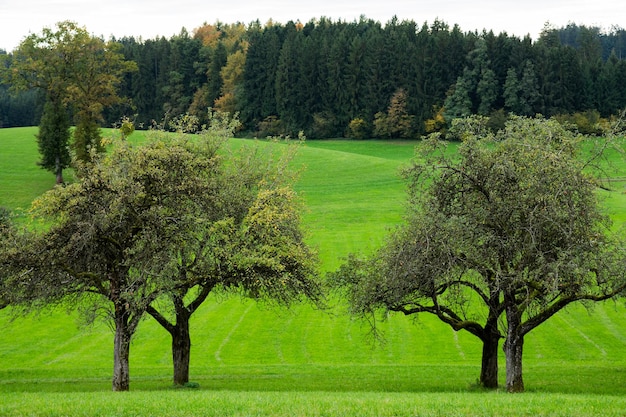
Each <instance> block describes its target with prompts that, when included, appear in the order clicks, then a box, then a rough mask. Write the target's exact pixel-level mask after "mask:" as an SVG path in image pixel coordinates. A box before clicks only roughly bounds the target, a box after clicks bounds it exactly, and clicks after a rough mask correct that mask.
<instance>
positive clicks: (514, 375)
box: [504, 305, 524, 392]
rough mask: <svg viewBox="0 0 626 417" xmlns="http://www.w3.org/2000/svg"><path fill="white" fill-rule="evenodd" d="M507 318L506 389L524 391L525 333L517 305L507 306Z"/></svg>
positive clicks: (505, 344) (505, 343)
mask: <svg viewBox="0 0 626 417" xmlns="http://www.w3.org/2000/svg"><path fill="white" fill-rule="evenodd" d="M506 319H507V324H508V330H507V335H506V341H505V342H504V354H505V357H506V390H507V391H508V392H523V391H524V379H523V376H522V355H523V350H524V334H523V333H522V330H521V323H522V318H521V314H520V312H519V311H518V308H517V306H515V305H509V306H507V308H506Z"/></svg>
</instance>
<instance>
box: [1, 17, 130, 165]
mask: <svg viewBox="0 0 626 417" xmlns="http://www.w3.org/2000/svg"><path fill="white" fill-rule="evenodd" d="M120 48H121V45H120V44H118V43H117V42H113V41H110V42H104V41H103V40H101V39H100V38H97V37H94V36H92V35H90V34H89V33H88V32H87V30H86V29H85V28H83V27H80V26H78V25H77V24H76V23H74V22H70V21H64V22H59V23H57V25H56V28H54V29H52V28H44V29H43V31H42V33H41V34H31V35H29V36H27V37H26V38H25V39H24V40H23V41H22V42H21V43H20V45H19V46H18V48H17V49H16V50H15V52H14V55H13V59H12V61H11V67H10V68H9V69H8V71H6V72H5V74H7V78H8V81H9V82H10V83H11V86H12V87H13V88H15V89H30V88H39V89H42V90H44V91H45V92H46V94H47V95H48V96H49V97H55V98H56V99H58V100H59V101H60V102H62V103H64V104H65V105H66V106H71V108H72V110H73V113H74V117H75V121H76V130H75V132H74V143H73V147H74V150H75V152H76V157H77V158H78V159H80V160H83V161H85V160H88V159H89V157H90V156H89V153H90V149H92V148H94V149H100V146H101V145H100V132H99V128H98V123H100V122H101V121H102V112H103V110H104V108H105V107H107V106H111V105H113V104H116V103H119V102H120V100H121V98H120V97H119V96H118V93H117V88H118V85H119V83H120V82H121V77H122V76H123V75H124V74H125V73H127V72H129V71H133V70H135V69H136V65H135V64H134V63H133V62H129V61H126V60H125V59H124V56H123V55H122V54H121V53H120Z"/></svg>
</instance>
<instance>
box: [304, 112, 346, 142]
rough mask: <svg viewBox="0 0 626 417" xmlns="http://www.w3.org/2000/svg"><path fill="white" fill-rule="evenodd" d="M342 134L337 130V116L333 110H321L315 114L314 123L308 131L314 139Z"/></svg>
mask: <svg viewBox="0 0 626 417" xmlns="http://www.w3.org/2000/svg"><path fill="white" fill-rule="evenodd" d="M339 134H340V132H337V118H336V117H335V115H334V114H332V113H331V112H327V111H325V112H321V113H315V114H313V124H312V125H311V129H310V131H309V132H308V136H310V137H311V138H313V139H325V138H332V137H336V136H338V135H339Z"/></svg>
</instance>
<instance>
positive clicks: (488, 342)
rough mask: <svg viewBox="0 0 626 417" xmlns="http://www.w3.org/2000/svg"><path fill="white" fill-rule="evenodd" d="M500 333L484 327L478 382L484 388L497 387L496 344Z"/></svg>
mask: <svg viewBox="0 0 626 417" xmlns="http://www.w3.org/2000/svg"><path fill="white" fill-rule="evenodd" d="M499 341H500V333H499V332H497V329H496V332H492V331H490V329H485V338H484V339H483V355H482V361H481V367H480V384H481V385H482V386H483V387H485V388H490V389H493V388H498V344H499Z"/></svg>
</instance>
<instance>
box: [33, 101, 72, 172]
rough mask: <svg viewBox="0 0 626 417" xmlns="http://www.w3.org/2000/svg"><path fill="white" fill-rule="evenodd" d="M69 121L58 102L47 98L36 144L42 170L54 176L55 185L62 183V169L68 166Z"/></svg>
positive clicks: (63, 108)
mask: <svg viewBox="0 0 626 417" xmlns="http://www.w3.org/2000/svg"><path fill="white" fill-rule="evenodd" d="M69 139H70V121H69V118H68V115H67V112H66V110H65V107H64V106H63V105H62V103H61V102H60V100H58V99H53V98H50V97H48V99H47V101H46V104H45V105H44V108H43V114H42V116H41V121H40V122H39V133H38V134H37V143H38V145H39V153H41V160H40V161H39V162H38V165H40V166H41V167H42V168H44V169H47V170H48V171H51V172H53V173H54V175H55V176H56V182H57V184H62V183H63V169H65V168H67V167H68V166H69V165H70V162H71V157H70V151H69V147H68V144H69Z"/></svg>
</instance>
